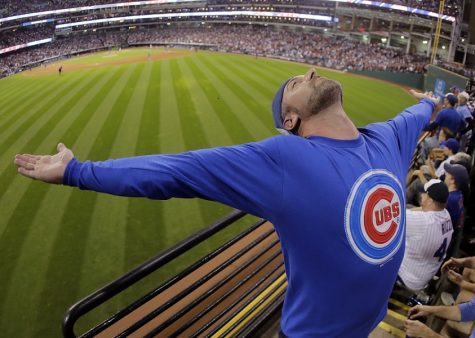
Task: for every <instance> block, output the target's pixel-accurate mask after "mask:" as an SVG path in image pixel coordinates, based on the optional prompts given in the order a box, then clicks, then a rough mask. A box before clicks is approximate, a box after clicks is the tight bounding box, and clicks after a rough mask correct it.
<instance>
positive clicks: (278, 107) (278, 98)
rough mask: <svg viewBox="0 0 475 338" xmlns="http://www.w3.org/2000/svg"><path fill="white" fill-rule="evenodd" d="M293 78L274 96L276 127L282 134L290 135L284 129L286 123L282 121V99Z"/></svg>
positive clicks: (273, 113) (273, 107) (273, 106)
mask: <svg viewBox="0 0 475 338" xmlns="http://www.w3.org/2000/svg"><path fill="white" fill-rule="evenodd" d="M291 79H292V78H290V79H288V80H286V81H285V82H284V83H283V84H282V85H281V86H280V88H279V90H278V91H277V93H275V95H274V100H272V116H273V117H274V126H275V128H276V129H277V130H278V131H279V132H281V133H282V134H288V133H289V132H288V131H287V130H285V129H284V124H283V123H284V121H283V119H282V98H283V97H284V89H285V86H286V85H287V83H288V82H289V81H290V80H291Z"/></svg>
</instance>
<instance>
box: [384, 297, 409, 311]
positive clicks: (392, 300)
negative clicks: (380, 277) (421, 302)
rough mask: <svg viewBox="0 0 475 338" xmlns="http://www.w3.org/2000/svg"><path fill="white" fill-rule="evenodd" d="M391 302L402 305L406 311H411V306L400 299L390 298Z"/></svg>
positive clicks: (398, 305)
mask: <svg viewBox="0 0 475 338" xmlns="http://www.w3.org/2000/svg"><path fill="white" fill-rule="evenodd" d="M389 303H391V304H393V305H394V306H397V307H400V308H401V309H403V310H404V311H409V309H410V308H411V307H410V306H409V305H406V304H404V303H401V302H400V301H398V300H396V299H393V298H389Z"/></svg>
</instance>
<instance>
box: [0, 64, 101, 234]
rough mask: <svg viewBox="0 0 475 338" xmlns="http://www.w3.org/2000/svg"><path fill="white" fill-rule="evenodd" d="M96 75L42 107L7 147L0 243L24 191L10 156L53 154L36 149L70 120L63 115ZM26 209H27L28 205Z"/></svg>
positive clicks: (1, 177) (0, 176)
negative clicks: (59, 125)
mask: <svg viewBox="0 0 475 338" xmlns="http://www.w3.org/2000/svg"><path fill="white" fill-rule="evenodd" d="M100 74H101V73H98V74H97V75H96V76H91V77H90V78H88V79H87V80H86V81H83V82H82V83H81V84H80V85H79V86H77V87H76V90H74V91H71V92H70V95H65V96H64V97H63V99H61V100H59V101H58V102H56V103H55V104H54V105H53V106H51V107H50V109H48V108H47V107H45V110H44V111H43V115H41V116H38V119H37V120H36V121H31V123H33V125H31V126H25V130H24V132H23V133H22V134H19V135H18V139H17V140H12V141H11V143H12V144H11V146H10V147H9V148H7V147H6V149H5V150H3V151H4V153H3V156H2V158H3V161H2V162H0V168H1V170H2V171H1V174H0V183H1V184H2V187H3V189H2V190H0V217H1V218H2V219H3V220H5V223H3V224H2V223H0V239H1V236H2V234H3V232H4V229H5V227H6V226H7V224H8V223H7V222H10V221H12V220H11V219H10V217H11V215H12V212H13V210H15V208H16V207H17V204H18V203H19V201H20V198H21V196H22V195H23V192H24V191H25V189H26V183H19V182H20V181H19V180H20V177H19V175H18V174H17V170H16V168H15V166H14V165H13V163H12V161H13V156H14V154H15V153H21V152H29V153H35V152H37V151H40V152H43V151H47V152H48V153H50V152H52V151H55V149H53V148H49V149H38V145H39V144H40V143H41V142H43V140H45V139H46V138H47V137H49V136H50V135H51V132H52V131H53V130H54V128H55V127H56V125H57V124H58V123H60V122H61V121H63V120H64V119H66V120H67V119H69V118H70V117H68V116H67V114H66V113H65V112H68V111H69V109H70V107H73V106H74V105H75V103H76V102H78V100H79V99H80V98H81V97H82V96H83V95H84V93H85V91H83V89H84V88H87V87H89V85H90V84H91V83H94V82H95V81H96V80H97V79H98V78H99V77H100ZM1 146H3V145H1ZM25 150H27V151H25ZM14 182H17V183H16V184H17V186H13V185H12V183H14ZM22 182H23V181H22ZM25 203H26V205H28V202H27V201H25ZM28 207H31V206H29V205H28Z"/></svg>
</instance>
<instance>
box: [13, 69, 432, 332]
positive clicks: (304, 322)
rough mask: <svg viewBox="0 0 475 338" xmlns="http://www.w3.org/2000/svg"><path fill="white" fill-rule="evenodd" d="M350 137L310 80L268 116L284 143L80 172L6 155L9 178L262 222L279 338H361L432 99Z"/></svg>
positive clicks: (394, 265)
mask: <svg viewBox="0 0 475 338" xmlns="http://www.w3.org/2000/svg"><path fill="white" fill-rule="evenodd" d="M413 95H414V96H416V98H418V99H420V103H418V104H416V105H414V106H412V107H409V108H407V109H406V110H405V111H404V112H402V113H401V114H399V115H398V116H396V117H395V118H394V119H392V120H389V121H387V122H382V123H374V124H370V125H368V126H366V127H364V128H359V129H358V128H356V127H355V125H354V124H353V122H352V121H351V120H350V119H349V117H348V116H347V115H346V113H345V112H344V110H343V106H342V97H343V94H342V88H341V85H340V83H339V82H337V81H334V80H331V79H328V78H324V77H321V76H319V75H318V73H317V72H316V71H315V70H314V69H311V70H309V71H308V72H307V73H306V74H305V75H300V76H295V77H292V78H290V79H289V80H287V81H285V82H284V83H283V84H282V86H281V87H280V88H279V90H278V91H277V93H276V95H275V97H274V100H273V104H272V111H273V116H274V122H275V126H276V128H277V129H279V130H281V131H283V132H284V133H287V134H290V135H288V136H283V135H281V136H274V137H271V138H268V139H266V140H263V141H259V142H255V143H248V144H242V145H237V146H232V147H219V148H212V149H203V150H198V151H190V152H185V153H181V154H174V155H151V156H140V157H132V158H124V159H118V160H107V161H104V162H89V161H86V162H80V161H79V160H78V159H76V158H74V156H73V153H72V152H71V150H69V149H67V148H66V147H65V146H64V145H62V144H60V145H59V146H58V153H57V154H56V155H54V156H37V155H17V156H16V158H15V163H16V165H17V166H18V170H19V172H20V174H22V175H24V176H27V177H30V178H34V179H38V180H42V181H45V182H50V183H58V184H65V185H70V186H75V187H79V188H80V189H87V190H95V191H99V192H105V193H110V194H114V195H121V196H134V197H135V196H140V197H148V198H152V199H168V198H171V197H182V198H192V197H199V198H204V199H209V200H213V201H218V202H221V203H224V204H227V205H229V206H232V207H234V208H237V209H241V210H244V211H246V212H248V213H251V214H254V215H256V216H259V217H262V218H265V219H268V220H269V221H271V222H272V223H273V224H274V226H275V229H276V231H277V233H278V235H279V238H280V240H281V243H282V252H283V255H284V261H285V269H286V274H287V280H288V287H287V292H286V296H285V302H284V308H283V311H282V320H281V329H282V333H281V335H282V336H283V337H286V336H287V337H292V338H293V337H325V338H326V337H336V336H338V337H354V338H360V337H361V338H363V337H365V338H366V337H367V336H368V335H369V334H370V332H371V331H372V330H373V329H374V328H375V327H376V326H377V324H378V323H379V322H380V321H381V320H382V319H383V318H384V316H385V314H386V306H387V300H388V298H389V295H390V293H391V290H392V287H393V285H394V282H395V281H396V275H397V271H398V269H399V265H400V263H401V260H402V257H403V254H404V237H405V207H404V206H405V197H404V182H405V177H406V173H407V170H408V167H409V163H410V160H411V157H412V155H413V152H414V149H415V146H416V143H417V140H418V138H419V135H420V133H421V131H422V129H423V128H424V127H425V126H426V125H428V123H429V120H430V117H431V115H432V112H433V109H434V105H435V102H437V99H436V98H435V97H433V96H432V95H429V94H422V93H416V92H413Z"/></svg>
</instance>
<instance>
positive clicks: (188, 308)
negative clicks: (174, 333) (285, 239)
mask: <svg viewBox="0 0 475 338" xmlns="http://www.w3.org/2000/svg"><path fill="white" fill-rule="evenodd" d="M278 243H279V240H276V241H274V242H273V243H271V244H270V245H268V246H267V247H266V248H265V249H264V250H263V251H262V252H260V253H258V254H257V255H255V257H253V258H252V259H251V260H250V261H248V262H246V264H243V265H242V266H240V268H239V269H237V270H235V271H234V272H232V273H231V274H229V275H228V276H226V278H224V279H222V280H220V281H219V282H218V283H217V285H215V286H213V287H212V288H211V289H209V290H208V291H207V292H205V293H204V294H202V295H201V296H199V297H198V298H196V299H194V300H193V301H191V302H190V303H189V304H187V305H186V306H185V307H184V308H183V309H181V310H180V311H178V312H177V313H175V314H174V315H173V316H171V317H170V318H169V319H167V320H166V321H165V322H163V323H162V324H160V325H159V326H157V327H156V328H154V329H153V330H152V331H150V332H149V333H148V335H151V336H153V335H155V334H158V333H159V332H161V331H163V330H164V329H165V328H166V327H169V326H170V325H171V324H173V323H175V322H176V321H177V320H178V319H180V318H181V317H183V316H184V315H185V314H186V313H188V312H189V311H191V309H193V308H194V307H195V306H197V305H198V304H200V303H201V302H202V301H203V300H204V299H206V298H207V297H208V296H209V295H210V294H213V293H214V292H216V290H218V289H219V288H220V287H222V286H223V285H225V284H226V283H227V282H229V281H230V280H231V279H232V278H234V277H235V276H237V275H238V273H239V272H241V271H242V270H244V269H245V268H247V267H249V266H250V265H251V264H252V262H254V261H255V260H257V259H258V258H259V257H261V256H262V255H263V254H264V253H266V252H267V251H268V250H270V249H271V248H272V247H274V246H276V245H277V244H278ZM246 251H248V248H246V250H243V252H244V253H245V252H246ZM279 253H280V252H277V253H276V254H275V257H277V256H278V254H279ZM228 266H229V265H228Z"/></svg>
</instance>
